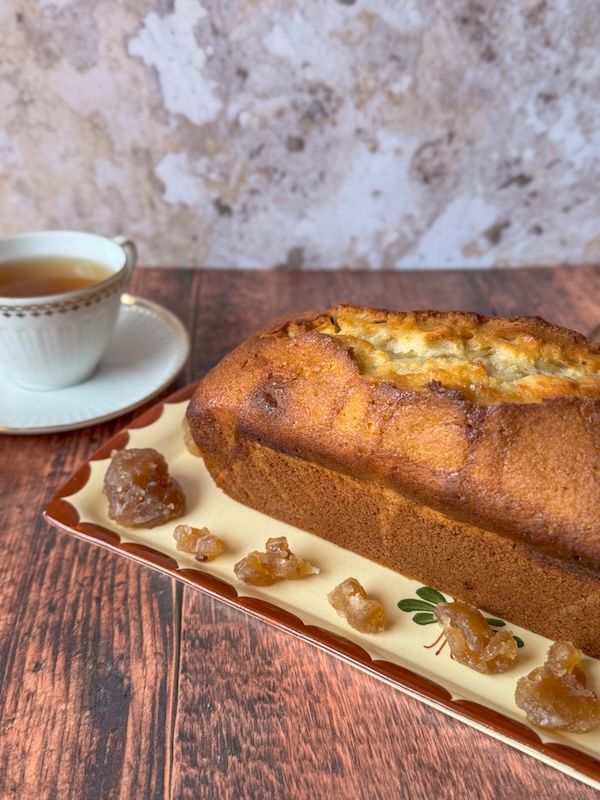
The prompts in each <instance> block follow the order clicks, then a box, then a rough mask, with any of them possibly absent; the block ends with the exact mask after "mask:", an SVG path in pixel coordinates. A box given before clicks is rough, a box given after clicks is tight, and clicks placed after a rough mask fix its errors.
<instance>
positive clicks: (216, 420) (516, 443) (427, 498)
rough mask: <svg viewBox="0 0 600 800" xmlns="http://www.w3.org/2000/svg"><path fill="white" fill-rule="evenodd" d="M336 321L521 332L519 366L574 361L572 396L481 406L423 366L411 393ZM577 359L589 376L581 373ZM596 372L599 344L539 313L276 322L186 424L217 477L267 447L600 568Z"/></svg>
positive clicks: (226, 364)
mask: <svg viewBox="0 0 600 800" xmlns="http://www.w3.org/2000/svg"><path fill="white" fill-rule="evenodd" d="M332 319H333V320H335V324H336V326H337V327H338V328H339V327H341V329H342V330H344V329H345V330H348V328H349V327H350V325H351V324H354V327H355V329H356V328H360V327H361V326H362V327H363V329H364V326H365V325H366V324H367V323H366V322H365V320H367V321H368V325H371V324H373V325H377V324H379V323H380V322H383V324H384V325H386V324H387V325H389V324H390V320H391V327H392V328H394V326H395V328H396V331H397V332H396V336H397V338H400V336H401V335H402V331H403V330H404V331H406V330H407V329H408V330H409V331H410V332H411V335H412V336H413V340H414V331H415V329H417V333H418V334H419V335H420V334H421V332H422V329H423V328H424V327H425V326H429V330H428V331H427V334H433V335H434V338H435V336H438V338H439V336H440V335H442V334H443V337H445V340H446V341H447V340H448V333H447V331H448V329H451V330H453V331H455V332H456V331H457V330H460V331H461V336H463V337H466V336H467V335H469V336H471V338H478V340H479V343H480V344H481V342H484V341H487V340H489V339H490V337H493V336H495V335H496V334H497V332H498V331H500V332H501V333H502V335H505V334H506V331H508V330H510V331H511V332H512V333H511V336H512V335H515V336H517V337H520V341H521V345H522V346H521V350H522V352H520V354H519V353H517V354H516V355H515V359H514V360H516V361H519V359H520V363H521V366H522V363H523V362H530V363H537V364H538V365H539V364H540V363H542V361H543V359H542V357H541V356H540V355H539V351H541V350H543V351H544V352H545V353H546V356H545V358H546V360H547V359H548V358H549V356H548V353H551V355H552V359H554V361H555V362H557V363H558V362H562V363H566V362H569V363H570V364H571V366H570V367H569V369H570V370H571V373H570V377H568V378H567V377H565V376H562V377H561V378H560V382H561V383H566V386H567V388H566V389H565V388H564V386H562V385H561V387H560V388H561V392H562V393H561V394H558V395H552V396H548V395H547V393H546V388H544V389H543V391H542V392H538V391H537V388H536V385H535V382H533V383H531V382H530V385H529V388H528V389H527V392H528V393H529V396H530V402H525V401H524V399H523V393H522V392H521V396H520V400H519V402H514V401H510V402H499V401H495V402H490V401H489V396H486V398H485V400H486V402H484V403H478V402H474V401H473V400H472V399H470V398H469V397H467V396H465V395H466V394H468V392H461V391H460V390H459V389H458V388H456V386H454V387H450V388H449V387H447V386H444V385H442V384H441V383H440V382H439V381H433V382H429V381H426V379H427V374H426V371H425V370H422V372H421V373H420V379H421V385H419V386H415V383H416V380H417V379H414V380H413V388H410V389H406V388H404V387H403V386H402V385H398V384H397V383H392V382H391V381H390V380H386V379H384V378H382V377H381V376H380V375H377V376H374V375H373V374H371V373H369V371H368V369H366V368H365V366H364V364H361V362H360V359H357V357H356V351H357V349H359V348H360V347H361V342H360V341H359V339H358V337H356V336H355V337H354V340H352V339H351V337H350V336H349V334H347V333H345V334H343V335H342V336H340V335H336V334H334V333H332V332H331V330H329V328H330V327H331V326H332V325H333V323H332V322H331V320H332ZM340 321H342V325H341V326H340V324H339V323H340ZM349 321H350V322H349ZM440 330H441V332H442V334H440ZM482 330H483V331H484V333H485V336H484V335H483V334H482V333H481V331H482ZM388 333H389V332H387V333H386V335H388ZM454 336H455V333H453V334H452V336H451V337H450V339H451V340H452V337H454ZM486 337H487V339H486ZM480 344H479V345H478V346H480ZM512 346H513V345H511V347H512ZM534 351H535V354H537V355H536V358H534V357H533V355H532V353H533V352H534ZM536 359H537V361H536ZM583 362H586V363H583ZM575 363H578V364H579V366H578V367H577V370H578V371H579V373H581V375H580V379H579V380H576V379H575V377H573V376H574V374H575V368H574V367H573V366H572V365H573V364H575ZM596 366H600V348H598V347H597V346H595V345H593V344H591V343H590V342H588V340H586V339H585V337H582V336H580V335H579V334H576V333H574V332H571V331H566V330H564V329H560V328H556V327H555V326H552V325H550V324H549V323H546V322H544V321H543V320H539V319H536V318H521V319H518V320H498V319H489V318H485V317H481V316H479V315H475V314H463V313H459V312H453V313H451V314H441V313H438V312H414V313H411V314H405V315H402V314H399V313H396V314H393V313H392V312H385V311H375V310H371V309H366V310H365V309H356V308H353V307H339V306H338V307H335V309H333V310H332V309H330V311H328V312H327V313H326V314H304V315H298V316H296V317H294V318H288V319H285V320H279V321H278V322H276V323H274V324H272V325H271V326H269V327H268V328H267V329H265V330H264V331H262V332H260V333H258V334H256V335H255V336H253V337H251V338H250V339H249V340H247V341H246V342H245V343H244V344H242V345H241V346H240V347H239V348H238V349H237V350H236V351H234V352H233V353H231V354H230V355H229V356H227V357H226V358H225V359H224V360H223V361H222V362H221V364H219V365H218V366H217V367H216V368H215V369H214V370H213V371H212V372H211V373H209V375H207V376H206V378H205V379H204V381H203V382H202V384H201V385H200V387H199V389H198V391H197V392H196V394H195V396H194V398H193V399H192V401H191V403H190V407H189V412H188V419H189V422H190V425H191V428H192V432H193V435H194V438H195V440H196V442H197V444H198V446H199V447H200V449H201V451H202V452H203V453H204V455H205V458H207V461H209V462H211V463H212V464H213V467H214V469H217V470H218V471H220V470H226V469H227V468H228V464H229V462H230V460H231V459H232V457H234V455H235V449H236V447H238V446H239V443H240V441H246V440H249V441H256V442H259V443H261V444H263V445H265V446H267V447H269V448H271V449H273V450H275V451H278V452H282V453H285V454H289V455H293V456H296V457H298V458H300V459H302V460H303V461H306V462H311V463H315V464H321V465H323V466H325V467H327V468H330V469H334V470H337V471H340V472H342V473H344V474H346V475H349V476H352V477H356V478H359V479H361V480H364V481H366V482H374V483H377V484H380V485H382V486H386V487H390V488H393V489H395V490H396V491H399V492H400V493H401V494H402V495H403V496H404V497H406V498H409V499H412V500H415V501H416V502H418V503H421V504H424V505H426V506H428V507H430V508H433V509H436V510H438V511H440V512H442V513H444V514H445V515H447V516H449V517H451V518H453V519H455V520H459V521H462V522H465V523H467V524H470V525H476V526H479V527H483V528H486V529H488V530H491V531H494V532H497V533H499V534H502V535H505V536H509V537H512V538H514V539H516V540H518V541H524V542H527V543H530V544H532V545H534V546H536V547H538V548H539V549H540V550H541V551H544V552H548V553H550V554H553V555H555V556H560V557H563V558H569V559H574V560H575V561H581V562H582V563H585V564H587V565H589V566H591V567H593V568H599V567H600V515H599V514H598V510H599V509H600V425H599V424H598V423H599V422H600V372H595V369H596ZM542 377H543V376H542ZM455 383H456V381H455ZM563 389H564V392H563ZM567 390H568V391H567ZM473 392H474V393H475V394H477V391H476V390H472V391H471V394H473ZM479 394H481V392H480V393H479Z"/></svg>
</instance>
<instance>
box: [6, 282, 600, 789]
mask: <svg viewBox="0 0 600 800" xmlns="http://www.w3.org/2000/svg"><path fill="white" fill-rule="evenodd" d="M132 291H133V292H134V293H136V294H139V295H141V296H143V297H146V298H148V299H151V300H154V301H156V302H159V303H161V304H163V305H164V306H166V307H167V308H169V309H170V310H171V311H174V312H175V313H176V314H177V315H178V316H179V317H180V318H181V320H182V321H183V323H184V324H185V325H186V327H187V328H188V330H189V332H190V336H191V342H192V350H191V356H190V359H189V362H188V364H187V365H186V367H185V369H184V370H183V372H182V374H181V375H180V376H179V377H178V378H177V380H176V381H175V382H174V384H173V386H172V387H170V389H169V392H170V391H171V390H172V389H174V388H178V387H182V386H184V385H186V384H187V383H189V382H191V381H192V380H195V379H197V378H199V377H201V376H202V375H203V374H204V373H205V372H206V370H207V369H209V368H210V367H211V366H212V365H213V364H215V363H216V362H217V361H218V360H219V359H220V358H221V357H222V356H223V355H225V353H227V352H228V351H229V350H231V349H232V348H233V347H234V346H235V345H237V344H238V343H240V342H241V341H242V340H243V339H244V338H245V337H246V336H248V335H249V334H250V333H251V332H253V331H254V330H256V329H257V328H258V327H260V326H262V325H264V324H266V323H267V322H269V321H270V320H271V319H273V318H274V317H277V316H279V315H282V314H284V313H287V312H290V311H299V310H305V309H310V308H325V307H326V306H327V305H329V304H331V303H336V302H349V303H359V304H363V305H373V306H384V307H388V308H397V309H404V310H407V309H413V308H438V309H450V308H454V309H463V310H473V311H479V312H481V313H484V314H499V315H507V316H516V315H521V314H539V315H541V316H544V317H546V318H547V319H549V320H551V321H553V322H556V323H559V324H562V325H565V326H568V327H571V328H574V329H576V330H579V331H582V332H583V333H589V332H590V331H591V329H592V328H593V327H594V326H595V325H596V324H598V322H600V270H598V269H594V268H585V267H582V268H575V269H562V268H552V269H542V270H490V271H450V272H433V271H425V272H406V273H404V272H400V273H394V272H381V273H359V272H349V271H348V272H346V271H342V272H330V271H312V272H293V271H286V270H275V271H269V272H260V271H259V272H254V271H191V270H185V269H143V268H140V269H138V270H137V271H136V273H135V275H134V280H133V285H132ZM3 390H4V391H10V386H9V385H7V386H4V387H3ZM169 392H164V393H163V395H161V397H164V396H166V395H167V394H168V393H169ZM40 402H41V403H43V402H44V397H43V395H40ZM150 405H152V403H147V404H146V405H145V406H143V407H142V408H141V409H139V410H138V411H137V412H132V413H130V414H127V415H125V416H123V417H121V418H120V419H117V420H114V421H112V422H107V423H105V424H103V425H97V426H94V427H91V428H89V429H84V430H82V431H74V432H70V433H61V434H47V435H35V436H16V435H4V436H2V438H1V439H0V446H1V447H2V459H1V460H0V493H1V499H2V504H1V508H2V525H1V530H0V800H3V799H4V798H19V799H20V798H26V799H28V798H57V800H63V799H65V800H66V799H68V800H70V799H71V798H75V799H76V800H79V799H80V798H85V799H86V800H87V798H90V799H92V798H93V799H94V800H95V799H96V798H102V800H104V798H142V799H143V800H145V799H146V798H148V799H150V798H186V799H187V798H190V800H191V798H210V799H211V800H212V798H218V799H219V800H221V798H223V799H224V800H225V799H227V800H229V799H230V798H231V800H238V798H239V799H240V800H245V798H248V799H249V800H254V798H256V799H257V800H259V799H260V800H263V799H270V798H274V799H276V800H280V799H281V800H284V799H286V798H301V799H304V798H327V799H328V800H336V799H337V798H344V799H348V800H352V799H353V798H357V799H360V800H362V799H363V798H364V799H365V800H367V799H368V800H370V799H371V798H408V799H409V800H425V798H427V800H432V799H437V798H440V799H442V798H475V797H477V798H481V799H482V800H492V798H493V799H496V798H515V797H519V798H541V799H542V800H553V799H554V798H561V799H562V798H565V797H569V798H582V800H583V799H585V800H588V799H589V798H596V797H598V796H599V793H598V792H596V791H595V790H594V789H592V788H590V787H589V786H586V785H584V784H583V783H581V782H579V781H577V780H576V779H574V778H573V777H570V776H567V775H565V774H563V773H561V772H558V771H557V770H555V769H553V768H552V767H550V766H547V765H545V764H543V763H540V762H539V761H537V760H535V759H534V758H532V757H531V756H529V755H526V754H524V753H521V752H519V751H517V750H515V749H513V748H512V747H509V746H508V745H506V744H503V743H501V742H498V741H496V740H494V739H492V738H491V737H489V736H487V735H486V734H484V733H482V732H479V731H476V730H474V729H472V728H471V727H468V726H467V725H465V724H463V723H462V722H459V721H456V720H453V719H451V718H449V717H447V716H445V715H443V714H442V713H440V712H438V711H435V710H433V709H431V708H429V707H427V706H426V705H423V704H422V703H420V702H418V701H416V700H413V699H411V698H410V697H407V696H405V695H403V694H401V693H400V692H398V691H397V690H395V689H393V688H391V687H389V686H387V685H385V684H383V683H380V682H378V681H377V680H375V679H373V678H371V677H370V676H367V675H365V674H363V673H361V672H360V671H358V670H356V669H353V668H352V667H350V666H348V665H347V664H345V663H344V662H342V661H340V660H338V659H336V658H335V657H333V656H331V655H329V654H327V653H325V652H323V651H321V650H318V649H317V648H315V647H312V646H310V645H308V644H306V643H305V642H303V641H301V640H300V639H296V638H295V637H293V636H290V635H288V634H285V633H282V632H281V631H278V630H276V629H275V628H272V627H270V626H268V625H266V624H264V623H262V622H260V621H257V620H255V619H253V618H251V617H249V616H247V615H245V614H244V613H242V612H240V611H238V610H236V609H233V608H230V607H228V606H225V605H224V604H222V603H220V602H218V601H215V600H212V599H210V598H209V597H207V596H205V595H203V594H202V593H201V592H199V591H198V590H195V589H193V588H190V587H187V586H186V587H183V586H182V585H181V584H178V583H177V582H175V581H174V580H172V579H171V578H168V577H166V576H164V575H161V574H159V573H157V572H155V571H153V570H151V569H149V568H146V567H143V566H140V565H137V564H136V563H134V562H132V561H129V560H128V559H125V558H124V557H122V556H119V555H115V554H113V553H110V552H108V551H105V550H103V549H101V548H98V547H94V546H91V545H89V544H87V543H86V542H83V541H79V540H76V539H74V538H72V537H70V536H69V535H67V534H65V533H62V532H60V531H57V530H55V529H54V528H52V527H51V526H50V525H49V524H48V523H46V522H45V521H44V519H43V517H42V512H43V510H44V508H45V506H46V504H47V502H48V500H49V499H50V497H51V495H52V494H53V493H54V492H55V490H56V489H57V488H59V487H60V486H61V485H62V484H64V483H65V482H66V480H67V479H68V478H69V477H70V475H71V474H72V473H73V472H74V471H75V470H76V469H77V468H78V467H79V466H81V464H82V463H84V462H85V461H86V460H87V458H88V457H89V456H90V455H91V454H92V453H93V452H94V451H95V450H97V449H98V448H99V447H100V446H101V445H102V444H103V443H104V442H105V441H107V439H109V438H110V436H112V435H113V434H114V433H116V432H117V431H118V430H119V429H120V428H121V427H123V426H125V425H127V424H128V423H129V422H130V421H131V420H132V419H133V418H134V417H135V416H136V415H137V414H138V413H140V411H142V410H144V409H145V408H148V407H149V406H150ZM1 422H2V421H1V420H0V424H1Z"/></svg>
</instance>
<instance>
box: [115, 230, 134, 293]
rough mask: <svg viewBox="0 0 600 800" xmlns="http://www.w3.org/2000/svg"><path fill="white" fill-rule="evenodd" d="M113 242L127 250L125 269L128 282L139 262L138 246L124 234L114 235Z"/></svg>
mask: <svg viewBox="0 0 600 800" xmlns="http://www.w3.org/2000/svg"><path fill="white" fill-rule="evenodd" d="M113 242H114V243H115V244H118V245H119V247H122V248H123V250H124V251H125V269H126V270H127V283H129V279H130V278H131V273H132V272H133V269H134V267H135V265H136V264H137V247H136V246H135V244H134V242H132V241H131V239H126V238H125V237H124V236H114V237H113Z"/></svg>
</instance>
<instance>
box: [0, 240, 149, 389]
mask: <svg viewBox="0 0 600 800" xmlns="http://www.w3.org/2000/svg"><path fill="white" fill-rule="evenodd" d="M135 263H136V250H135V245H134V244H133V243H132V242H130V241H127V240H126V239H122V238H117V239H107V238H105V237H104V236H96V235H95V234H91V233H80V232H75V231H43V232H40V233H26V234H21V235H19V236H10V237H5V238H0V369H1V370H2V371H3V372H4V374H5V375H6V377H7V378H8V379H10V380H11V381H13V382H14V383H17V384H19V385H20V386H23V387H25V388H27V389H36V390H39V391H50V390H55V389H64V388H67V387H69V386H74V385H76V384H78V383H82V382H83V381H85V380H87V379H88V378H90V377H91V376H92V375H93V374H94V372H95V371H96V369H97V367H98V365H99V364H100V361H101V359H102V356H103V355H104V353H105V351H106V348H107V347H108V343H109V341H110V338H111V336H112V334H113V331H114V329H115V327H116V323H117V318H118V315H119V309H120V307H121V294H122V292H124V291H125V290H126V288H127V284H128V283H129V278H130V277H131V272H132V270H133V268H134V266H135Z"/></svg>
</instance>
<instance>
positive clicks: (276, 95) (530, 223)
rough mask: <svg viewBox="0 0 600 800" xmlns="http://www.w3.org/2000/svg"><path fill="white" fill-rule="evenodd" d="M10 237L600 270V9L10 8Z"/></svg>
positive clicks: (268, 259)
mask: <svg viewBox="0 0 600 800" xmlns="http://www.w3.org/2000/svg"><path fill="white" fill-rule="evenodd" d="M0 37H1V42H2V47H1V48H0V114H1V116H0V200H1V209H2V213H1V217H0V219H1V223H0V234H3V235H6V234H9V233H13V232H20V231H23V230H30V229H40V228H48V227H51V228H57V227H58V228H75V229H88V230H95V231H98V232H101V233H105V234H109V235H114V234H117V233H123V234H127V235H129V236H132V237H133V238H135V239H136V241H137V242H138V244H139V247H140V251H141V259H142V261H143V263H145V264H148V265H151V264H167V263H176V264H182V265H194V266H236V267H257V266H261V267H263V266H264V267H269V266H273V265H286V266H289V267H304V268H310V267H317V266H327V267H332V268H339V267H349V268H364V267H366V268H371V269H378V268H382V267H386V268H406V267H412V266H416V267H436V266H474V267H475V266H485V267H488V266H489V267H491V266H505V265H521V264H556V263H570V264H571V263H578V262H582V261H587V262H590V261H591V262H600V213H599V212H600V202H599V199H598V197H599V192H598V187H599V186H600V156H599V153H600V9H599V7H598V3H597V0H579V1H578V2H573V0H571V2H569V0H547V1H546V0H519V1H518V0H504V1H503V2H494V0H487V1H486V0H479V2H474V1H472V0H437V2H436V1H435V0H421V1H420V2H419V1H418V0H402V2H399V0H354V1H353V0H320V1H319V0H295V2H294V1H293V0H202V2H195V0H175V2H169V1H168V0H151V1H150V2H141V0H124V1H123V2H114V0H41V1H40V2H15V1H14V0H4V1H3V2H1V3H0Z"/></svg>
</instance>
